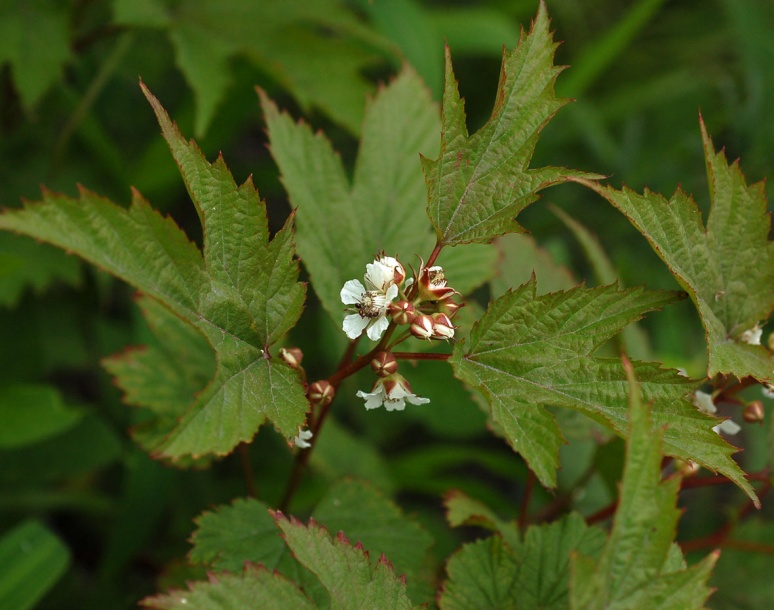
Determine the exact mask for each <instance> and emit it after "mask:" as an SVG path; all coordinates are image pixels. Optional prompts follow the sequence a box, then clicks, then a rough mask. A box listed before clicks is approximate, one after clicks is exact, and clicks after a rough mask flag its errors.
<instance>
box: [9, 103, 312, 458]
mask: <svg viewBox="0 0 774 610" xmlns="http://www.w3.org/2000/svg"><path fill="white" fill-rule="evenodd" d="M144 91H145V93H146V97H147V98H148V100H149V101H150V103H151V105H152V106H153V109H154V111H155V112H156V116H157V118H158V120H159V123H160V125H161V127H162V131H163V133H164V137H165V138H166V140H167V142H168V144H169V146H170V149H171V150H172V154H173V156H174V157H175V160H176V161H177V163H178V165H179V166H180V170H181V173H182V175H183V178H184V179H185V181H186V186H187V188H188V191H189V193H190V195H191V198H192V199H193V201H194V204H195V205H196V209H197V212H198V214H199V218H200V219H201V221H202V225H203V229H204V235H205V238H204V253H203V256H202V254H201V253H200V252H199V250H198V249H197V248H196V246H195V245H194V244H193V243H191V242H190V241H189V240H188V238H187V237H186V236H185V235H184V234H183V233H182V231H180V229H179V228H178V227H177V226H176V225H175V224H174V222H173V221H172V220H171V219H169V218H163V217H161V216H160V215H159V214H158V213H156V212H155V211H154V210H153V209H151V207H150V206H149V205H148V203H147V202H145V200H144V199H143V198H142V197H141V196H140V195H139V193H137V192H135V193H134V197H133V201H132V205H131V206H130V208H129V209H128V210H126V209H124V208H121V207H119V206H117V205H115V204H113V203H111V202H110V201H108V200H106V199H103V198H100V197H98V196H97V195H94V194H93V193H90V192H88V191H86V190H85V189H81V195H80V198H79V199H71V198H69V197H66V196H62V195H53V194H51V193H48V192H44V200H43V201H42V202H39V203H32V204H27V205H26V206H25V207H24V209H22V210H17V211H11V212H8V213H6V214H4V215H3V216H2V217H0V228H5V229H10V230H14V231H17V232H20V233H24V234H27V235H31V236H33V237H36V238H37V239H41V240H44V241H47V242H49V243H51V244H54V245H56V246H58V247H61V248H65V249H67V250H70V251H72V252H74V253H76V254H78V255H79V256H81V257H83V258H85V259H86V260H88V261H90V262H92V263H93V264H96V265H98V266H99V267H101V268H102V269H104V270H106V271H108V272H110V273H112V274H114V275H116V276H117V277H119V278H121V279H123V280H124V281H126V282H128V283H130V284H132V285H133V286H135V287H136V288H138V289H139V290H140V291H141V292H143V293H144V294H146V295H147V296H149V297H151V298H153V299H156V300H157V301H159V302H160V303H162V304H163V305H164V306H165V307H167V308H168V309H169V310H170V311H172V312H174V313H175V314H176V315H178V316H180V317H181V318H183V319H184V320H186V321H187V322H188V323H190V324H192V325H193V326H195V327H196V328H197V329H198V330H199V332H201V333H202V334H203V335H204V337H206V339H207V340H208V341H209V343H210V345H211V346H212V347H213V349H214V350H215V354H216V359H217V368H216V371H215V375H214V377H213V379H212V380H211V381H210V383H209V385H208V386H207V387H206V388H205V389H204V390H203V391H202V392H201V393H200V394H199V395H198V396H197V399H196V401H195V402H194V404H193V405H192V406H191V407H190V408H189V410H188V411H187V412H186V414H185V415H184V416H183V417H182V419H181V420H180V423H179V424H178V426H177V427H176V428H175V429H174V430H173V431H172V432H171V433H170V435H169V436H168V437H167V439H166V440H165V441H164V444H163V445H162V446H161V448H160V450H159V451H160V453H161V454H162V455H164V456H166V457H169V458H180V457H181V456H184V455H190V456H194V457H197V456H201V455H204V454H208V453H214V454H217V455H223V454H226V453H228V452H229V451H231V449H233V447H234V446H236V445H237V444H238V443H240V442H243V441H248V440H250V439H251V438H252V436H253V435H254V434H255V432H256V431H257V429H258V427H259V426H260V425H261V424H262V423H263V422H264V421H265V420H266V419H269V420H270V421H271V422H272V423H273V424H274V425H275V426H276V428H277V429H278V430H279V431H280V432H281V433H282V434H283V435H285V436H286V437H288V438H289V437H292V436H294V435H295V434H296V432H297V430H298V426H299V425H301V423H302V422H303V419H304V413H305V411H306V410H307V408H308V404H307V401H306V399H305V397H304V390H303V386H302V385H301V383H300V381H299V379H298V374H297V372H296V371H294V370H293V369H291V368H290V367H288V366H287V365H286V364H285V363H284V362H282V361H280V360H275V359H272V358H271V357H270V355H269V353H268V349H269V347H270V346H271V345H272V344H273V343H275V342H276V341H277V340H278V339H279V338H280V337H281V336H282V335H283V334H284V333H285V332H286V331H287V330H289V329H290V328H291V327H292V326H293V325H294V324H295V322H296V320H297V319H298V317H299V315H300V313H301V310H302V307H303V301H304V296H305V287H304V285H303V284H300V283H298V282H297V278H298V265H297V263H296V261H295V260H294V259H293V254H294V248H293V225H292V222H293V219H292V217H291V218H290V219H289V221H288V222H287V223H286V225H285V227H284V228H283V229H282V230H280V231H279V232H278V233H277V234H276V235H275V237H274V239H273V240H271V241H270V240H269V233H268V227H267V220H266V210H265V205H264V203H263V202H262V201H261V200H260V198H259V196H258V193H257V191H256V190H255V187H254V186H253V185H252V182H251V181H250V180H248V181H246V182H245V183H244V184H242V185H241V186H237V185H236V183H235V182H234V179H233V177H232V176H231V174H230V172H229V171H228V169H227V168H226V165H225V162H224V161H223V159H222V158H219V159H218V160H217V161H216V162H215V163H213V164H210V163H209V162H208V161H207V160H206V159H205V158H204V156H203V155H202V153H201V151H200V150H199V149H198V147H197V146H196V145H195V144H194V143H193V142H187V141H186V140H185V139H184V138H183V136H182V134H181V133H180V132H179V130H178V129H177V126H176V125H174V123H172V121H171V120H170V119H169V117H168V116H167V114H166V112H165V111H164V109H163V108H162V107H161V105H160V104H159V102H158V100H156V98H154V97H153V96H152V95H151V94H150V92H148V91H147V90H144Z"/></svg>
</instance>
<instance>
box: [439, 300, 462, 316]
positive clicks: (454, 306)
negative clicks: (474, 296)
mask: <svg viewBox="0 0 774 610" xmlns="http://www.w3.org/2000/svg"><path fill="white" fill-rule="evenodd" d="M464 306H465V303H457V302H456V301H452V300H451V299H447V300H446V301H441V302H440V303H439V304H438V309H440V310H441V311H442V312H444V313H445V314H446V315H448V316H449V317H450V318H453V317H454V316H455V315H457V312H458V311H459V310H460V309H462V307H464Z"/></svg>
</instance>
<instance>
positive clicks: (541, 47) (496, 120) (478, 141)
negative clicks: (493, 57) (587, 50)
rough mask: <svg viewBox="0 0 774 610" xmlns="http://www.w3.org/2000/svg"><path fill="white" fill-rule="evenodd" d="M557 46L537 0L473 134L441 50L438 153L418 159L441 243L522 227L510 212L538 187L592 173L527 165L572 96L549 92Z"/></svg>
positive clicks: (534, 197) (480, 240) (478, 238)
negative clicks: (530, 20) (490, 108)
mask: <svg viewBox="0 0 774 610" xmlns="http://www.w3.org/2000/svg"><path fill="white" fill-rule="evenodd" d="M555 49H556V44H555V43H554V42H553V40H552V37H551V34H550V32H549V30H548V15H547V13H546V9H545V5H544V4H542V3H541V5H540V10H539V11H538V15H537V17H536V19H535V22H534V23H533V25H532V29H531V31H530V32H529V34H525V33H523V32H522V35H521V37H520V38H519V43H518V44H517V46H516V48H515V49H514V50H513V51H512V52H510V53H506V54H505V55H504V57H503V64H502V70H501V73H500V83H499V85H498V88H497V94H496V101H495V105H494V109H493V111H492V116H491V118H490V119H489V121H487V123H486V124H485V125H484V126H483V127H482V128H481V129H480V130H479V131H478V132H476V133H475V134H474V135H473V136H471V137H469V136H468V130H467V127H466V125H465V108H464V103H463V101H462V100H461V99H460V95H459V91H458V89H457V82H456V80H455V77H454V71H453V69H452V64H451V54H450V52H449V49H448V48H447V49H446V81H445V86H444V95H443V131H442V137H441V153H440V156H439V157H438V158H437V159H436V160H430V159H428V158H424V157H423V159H422V165H423V168H424V172H425V179H426V183H427V192H428V207H427V212H428V215H429V217H430V220H431V221H432V223H433V226H434V227H435V232H436V237H437V240H438V243H439V244H442V245H457V244H464V243H471V242H478V243H486V242H489V241H491V240H492V239H493V238H494V237H497V236H498V235H502V234H504V233H509V232H523V231H524V230H523V229H522V228H521V226H519V224H518V223H517V222H516V221H515V220H514V218H515V217H516V215H517V214H518V213H519V212H521V211H522V210H523V209H524V208H526V207H527V206H528V205H529V204H530V203H532V202H534V201H536V200H537V199H538V195H537V193H538V192H539V191H540V190H542V189H544V188H546V187H548V186H551V185H554V184H560V183H562V182H566V181H567V180H569V179H570V177H572V176H576V177H580V176H586V177H587V178H592V179H593V178H595V177H597V176H594V175H591V174H584V173H583V172H578V171H575V170H568V169H566V168H556V167H543V168H536V169H530V168H529V162H530V159H531V158H532V154H533V152H534V150H535V145H536V144H537V141H538V136H539V135H540V131H541V130H542V129H543V127H545V125H546V124H547V123H548V121H549V120H550V119H551V117H553V115H554V114H555V113H556V112H557V111H558V110H559V108H561V107H562V106H564V105H565V104H566V103H567V102H568V101H569V100H560V99H557V98H556V97H555V95H554V81H555V80H556V77H557V75H558V74H559V72H560V71H561V68H557V67H555V66H554V64H553V57H554V51H555Z"/></svg>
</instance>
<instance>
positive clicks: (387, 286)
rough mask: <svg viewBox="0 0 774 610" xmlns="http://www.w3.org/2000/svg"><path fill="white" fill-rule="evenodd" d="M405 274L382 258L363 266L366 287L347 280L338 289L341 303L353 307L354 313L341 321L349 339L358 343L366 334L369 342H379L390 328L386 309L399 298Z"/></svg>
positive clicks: (397, 266) (400, 267) (386, 257)
mask: <svg viewBox="0 0 774 610" xmlns="http://www.w3.org/2000/svg"><path fill="white" fill-rule="evenodd" d="M405 278H406V272H405V271H404V269H403V265H401V264H400V263H399V262H398V260H397V259H395V258H393V257H391V256H381V257H379V258H377V259H376V260H374V262H373V263H369V264H368V265H366V274H365V277H364V278H363V280H364V282H365V286H364V285H363V284H361V283H360V281H358V280H349V281H348V282H346V283H345V284H344V287H343V288H342V289H341V293H340V296H341V301H342V302H343V303H344V304H345V305H354V309H355V313H352V314H350V315H348V316H347V317H346V318H344V325H343V327H342V328H343V330H344V332H345V333H346V335H347V337H349V338H350V339H357V338H358V337H359V336H360V335H361V334H362V332H363V331H364V330H365V331H366V335H368V338H369V339H371V341H378V340H379V339H381V337H382V335H383V334H384V331H385V330H387V327H388V326H389V324H390V323H389V321H388V320H387V308H388V306H389V305H390V304H391V303H392V301H393V300H394V299H395V297H397V296H398V291H399V288H400V285H401V284H402V283H403V280H404V279H405Z"/></svg>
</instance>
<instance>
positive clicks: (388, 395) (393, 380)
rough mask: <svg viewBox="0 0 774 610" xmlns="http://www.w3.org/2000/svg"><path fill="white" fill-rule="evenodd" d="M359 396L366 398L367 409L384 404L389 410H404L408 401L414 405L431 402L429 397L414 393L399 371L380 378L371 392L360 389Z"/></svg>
mask: <svg viewBox="0 0 774 610" xmlns="http://www.w3.org/2000/svg"><path fill="white" fill-rule="evenodd" d="M357 396H358V397H359V398H365V408H366V409H376V408H377V407H381V406H382V404H383V405H384V408H385V409H387V410H388V411H403V409H405V408H406V402H407V401H408V402H410V403H411V404H412V405H424V404H427V403H428V402H430V399H429V398H422V397H421V396H417V395H416V394H414V393H412V392H411V386H409V384H408V381H406V380H405V379H404V378H403V377H402V376H401V375H399V374H397V373H395V374H394V375H390V376H389V377H384V378H381V379H379V380H378V381H377V382H376V383H375V384H374V387H373V388H372V389H371V391H370V392H363V391H362V390H359V391H358V393H357Z"/></svg>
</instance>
